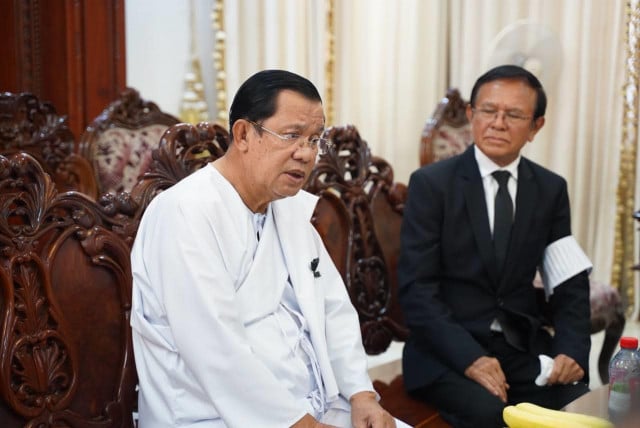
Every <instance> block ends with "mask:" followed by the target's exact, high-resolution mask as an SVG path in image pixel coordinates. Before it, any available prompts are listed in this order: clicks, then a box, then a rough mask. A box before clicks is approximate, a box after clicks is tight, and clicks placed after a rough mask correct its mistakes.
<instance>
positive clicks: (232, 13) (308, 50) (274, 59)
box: [224, 0, 326, 108]
mask: <svg viewBox="0 0 640 428" xmlns="http://www.w3.org/2000/svg"><path fill="white" fill-rule="evenodd" d="M325 7H326V6H325V1H324V0H305V1H300V0H226V1H225V2H224V14H225V19H224V25H225V31H226V42H227V43H226V76H227V100H228V103H229V104H231V101H232V100H233V95H234V94H235V93H236V91H237V89H238V87H239V86H240V85H241V84H242V82H243V81H244V80H246V79H247V78H248V77H249V76H251V75H252V74H254V73H256V72H258V71H260V70H264V69H268V68H280V69H285V70H289V71H292V72H294V73H298V74H300V75H302V76H305V77H306V78H308V79H309V80H311V81H312V82H313V83H314V84H315V85H316V87H317V88H318V90H319V91H320V94H321V95H322V94H323V93H324V86H325V82H324V61H325V58H326V52H325V50H326V49H325V44H326V30H325V22H326V8H325ZM228 107H229V105H228V106H227V108H228Z"/></svg>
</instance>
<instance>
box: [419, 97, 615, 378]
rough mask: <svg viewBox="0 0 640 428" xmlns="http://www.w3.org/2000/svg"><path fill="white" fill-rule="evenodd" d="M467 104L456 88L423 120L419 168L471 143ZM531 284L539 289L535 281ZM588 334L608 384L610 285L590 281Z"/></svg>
mask: <svg viewBox="0 0 640 428" xmlns="http://www.w3.org/2000/svg"><path fill="white" fill-rule="evenodd" d="M466 106H467V101H465V100H463V99H462V98H461V96H460V92H458V90H457V89H454V88H452V89H449V90H448V91H447V95H446V96H445V97H444V98H443V99H442V100H441V101H440V103H438V106H437V107H436V109H435V111H434V113H433V116H432V117H431V118H429V119H428V120H427V123H426V124H425V127H424V131H423V132H422V138H421V140H420V165H426V164H429V163H432V162H437V161H438V160H442V159H446V158H448V157H451V156H454V155H457V154H460V153H462V152H463V151H464V150H465V149H466V148H467V147H469V145H470V144H471V143H472V136H471V129H470V125H469V121H468V120H467V116H466V114H465V110H466ZM534 284H535V285H536V286H537V287H539V288H542V282H540V280H539V278H538V279H536V281H534ZM590 301H591V333H597V332H600V331H602V330H604V331H605V337H604V341H603V343H602V348H601V350H600V355H599V356H598V373H599V375H600V380H601V381H602V383H603V384H606V383H608V382H609V372H608V366H609V360H610V359H611V357H612V355H613V352H614V351H615V349H616V347H617V345H618V341H619V339H620V336H622V331H623V330H624V326H625V316H624V310H623V307H622V302H621V299H620V294H619V293H618V291H617V290H616V289H615V288H613V287H612V286H610V285H608V284H605V283H602V282H599V281H595V280H591V281H590Z"/></svg>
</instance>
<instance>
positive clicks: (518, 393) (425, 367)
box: [398, 65, 591, 428]
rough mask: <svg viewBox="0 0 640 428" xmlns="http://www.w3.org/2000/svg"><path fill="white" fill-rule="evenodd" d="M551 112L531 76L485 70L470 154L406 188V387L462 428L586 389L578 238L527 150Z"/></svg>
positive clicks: (558, 193) (555, 189)
mask: <svg viewBox="0 0 640 428" xmlns="http://www.w3.org/2000/svg"><path fill="white" fill-rule="evenodd" d="M545 109H546V95H545V93H544V90H543V88H542V85H541V84H540V82H539V81H538V79H537V78H536V77H535V76H533V75H532V74H531V73H529V72H528V71H527V70H524V69H523V68H521V67H517V66H512V65H505V66H500V67H496V68H494V69H491V70H489V71H488V72H486V73H485V74H484V75H482V76H481V77H480V78H479V79H478V80H477V81H476V83H475V85H474V87H473V90H472V92H471V99H470V104H469V106H468V107H467V117H468V118H469V121H470V123H471V133H472V135H473V139H474V145H472V146H471V147H470V148H469V149H468V150H467V151H465V152H464V153H462V154H461V155H459V156H455V157H453V158H451V159H447V160H443V161H440V162H436V163H434V164H431V165H428V166H425V167H423V168H421V169H419V170H418V171H416V172H414V173H413V174H412V176H411V180H410V182H409V194H408V199H407V203H406V205H405V210H404V217H403V225H402V231H401V256H400V260H399V264H398V279H399V294H400V302H401V304H402V306H403V310H404V314H405V319H406V321H407V324H408V326H409V328H410V330H411V336H410V338H409V340H408V341H407V343H406V345H405V348H404V354H403V374H404V380H405V386H406V387H407V389H408V390H409V391H410V392H411V393H412V394H413V395H415V396H417V397H420V398H422V399H424V400H425V401H428V402H430V403H432V404H434V405H435V406H436V407H437V408H438V410H439V411H440V413H441V415H442V416H443V417H444V418H445V419H446V420H448V421H449V422H450V423H451V424H452V425H453V426H454V427H483V428H491V427H503V426H504V425H505V424H504V422H503V420H502V409H503V408H504V406H505V405H506V404H514V403H517V402H520V401H531V402H534V403H537V404H540V405H543V406H545V407H551V408H560V407H563V406H564V405H565V404H567V403H568V402H570V401H572V400H573V399H575V398H577V397H578V396H580V395H582V394H584V393H585V392H587V391H588V387H587V384H588V373H589V368H588V364H589V348H590V310H589V283H588V276H587V275H588V271H589V270H590V268H591V263H590V262H589V260H588V258H587V257H586V256H585V254H584V253H583V252H582V250H581V249H580V247H579V245H578V244H577V242H576V240H575V239H574V238H573V237H572V236H571V220H570V214H569V198H568V195H567V184H566V181H565V180H564V179H563V178H562V177H560V176H558V175H556V174H554V173H553V172H551V171H549V170H547V169H545V168H543V167H541V166H540V165H537V164H535V163H533V162H531V161H530V160H528V159H526V158H524V157H522V156H521V155H520V151H521V149H522V147H523V146H524V145H525V144H526V143H527V142H529V141H532V140H533V138H534V137H535V135H536V133H537V132H538V131H539V130H540V129H541V128H542V126H543V125H544V113H545ZM538 269H539V270H540V271H541V273H542V277H543V279H544V282H545V289H546V290H545V291H546V293H547V298H548V300H549V307H550V310H551V316H552V319H551V321H552V323H553V330H554V334H553V337H551V336H550V335H549V334H548V332H547V331H546V330H545V329H543V328H542V319H543V311H542V310H541V308H540V306H539V305H538V302H537V296H536V290H535V289H534V286H533V280H534V277H535V275H536V271H537V270H538ZM550 360H552V361H553V367H552V368H551V369H550V370H546V367H544V366H546V362H548V361H550Z"/></svg>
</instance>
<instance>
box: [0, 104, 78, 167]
mask: <svg viewBox="0 0 640 428" xmlns="http://www.w3.org/2000/svg"><path fill="white" fill-rule="evenodd" d="M0 145H1V146H2V153H3V154H11V153H16V152H19V151H26V152H29V153H30V154H32V155H33V156H34V157H36V159H38V161H40V162H41V163H43V164H44V165H45V166H46V168H47V169H48V171H55V170H56V168H57V166H58V164H59V163H60V162H61V161H62V160H63V159H64V158H65V157H67V156H68V155H70V154H71V153H72V152H73V146H74V136H73V134H72V132H71V130H70V129H69V126H68V124H67V118H66V117H64V116H62V117H61V116H58V115H57V113H56V110H55V108H54V107H53V106H52V105H51V104H49V103H41V102H40V101H39V100H38V99H37V98H36V97H35V96H34V95H32V94H29V93H22V94H13V93H8V92H5V93H2V94H0Z"/></svg>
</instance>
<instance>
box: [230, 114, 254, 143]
mask: <svg viewBox="0 0 640 428" xmlns="http://www.w3.org/2000/svg"><path fill="white" fill-rule="evenodd" d="M251 126H252V125H251V124H250V123H249V122H247V121H246V120H244V119H238V120H236V121H235V122H234V124H233V128H232V131H233V144H235V145H236V147H238V148H240V149H243V148H245V147H247V146H248V138H249V133H250V131H251V129H250V128H251Z"/></svg>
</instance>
